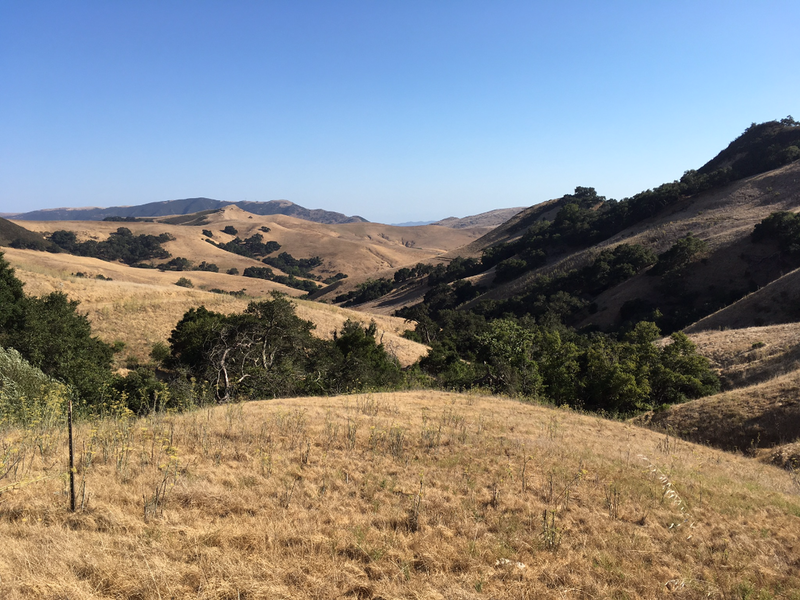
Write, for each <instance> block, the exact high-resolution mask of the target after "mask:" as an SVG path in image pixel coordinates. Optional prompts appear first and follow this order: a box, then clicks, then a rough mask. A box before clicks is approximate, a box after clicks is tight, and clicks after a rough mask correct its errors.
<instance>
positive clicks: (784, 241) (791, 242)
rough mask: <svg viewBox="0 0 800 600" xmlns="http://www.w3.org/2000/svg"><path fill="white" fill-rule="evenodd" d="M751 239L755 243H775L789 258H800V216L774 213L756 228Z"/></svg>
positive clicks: (788, 213) (790, 213)
mask: <svg viewBox="0 0 800 600" xmlns="http://www.w3.org/2000/svg"><path fill="white" fill-rule="evenodd" d="M750 239H751V240H752V241H753V242H754V243H762V242H774V243H776V244H777V245H778V249H779V250H780V251H781V252H783V253H785V254H786V255H787V256H792V257H797V256H800V214H797V213H792V212H776V213H772V214H771V215H770V216H768V217H767V218H765V219H763V220H762V221H761V222H760V223H758V224H757V225H756V226H755V228H754V229H753V233H752V234H751V235H750Z"/></svg>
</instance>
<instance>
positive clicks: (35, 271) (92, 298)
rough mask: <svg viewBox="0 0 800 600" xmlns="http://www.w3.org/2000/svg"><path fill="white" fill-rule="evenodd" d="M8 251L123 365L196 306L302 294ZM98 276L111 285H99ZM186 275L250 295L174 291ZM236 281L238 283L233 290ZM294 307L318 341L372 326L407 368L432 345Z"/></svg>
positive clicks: (396, 322) (31, 280) (20, 272)
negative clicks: (115, 348) (73, 306)
mask: <svg viewBox="0 0 800 600" xmlns="http://www.w3.org/2000/svg"><path fill="white" fill-rule="evenodd" d="M3 252H4V257H5V259H6V260H7V261H9V263H10V264H11V265H12V266H13V267H14V269H15V270H16V275H17V277H18V278H19V279H21V280H22V281H23V282H24V283H25V292H26V293H27V294H30V295H34V296H40V295H44V294H48V293H50V292H54V291H60V292H63V293H65V294H67V296H69V298H71V299H73V300H78V301H80V306H79V310H80V311H81V312H83V313H85V314H86V315H87V316H88V318H89V321H90V322H91V324H92V330H93V331H94V333H95V334H96V335H97V336H98V337H100V339H102V340H103V341H106V342H108V343H114V342H115V341H122V342H124V343H125V348H124V350H123V351H122V353H121V355H120V358H121V359H122V362H125V359H127V358H128V357H132V358H135V359H137V360H139V361H140V362H142V361H147V359H148V356H149V353H150V350H151V348H152V346H153V344H154V343H156V342H165V341H166V340H167V338H168V337H169V334H170V332H171V331H172V329H173V328H174V327H175V324H176V323H177V322H178V321H179V320H180V319H181V317H182V316H183V314H184V313H185V312H186V311H187V310H189V309H190V308H194V307H198V306H200V305H204V306H205V307H206V308H208V309H209V310H213V311H217V312H222V313H226V314H227V313H231V312H237V311H242V310H244V309H245V308H246V307H247V304H248V303H249V302H251V301H252V300H254V299H258V298H263V297H266V296H268V294H269V292H271V291H273V290H276V291H280V292H284V293H288V294H289V295H295V296H296V295H299V294H301V293H302V292H300V291H298V290H294V289H292V288H288V287H286V286H283V285H280V284H277V283H274V282H271V281H264V280H261V279H251V278H244V277H232V276H230V275H224V274H220V273H209V272H203V271H189V272H181V273H175V272H166V273H162V272H160V271H157V270H153V269H133V268H131V267H127V266H125V265H122V264H119V263H109V262H104V261H101V260H97V259H93V258H82V257H76V256H70V255H67V254H48V253H45V252H35V251H33V250H14V249H12V248H8V249H4V250H3ZM76 271H82V272H85V273H86V274H87V275H88V276H87V277H75V276H74V275H73V273H75V272H76ZM98 274H100V275H103V276H104V277H109V278H111V279H112V281H106V280H98V279H95V276H96V275H98ZM181 276H184V277H188V278H189V279H191V280H192V281H193V282H194V283H195V285H196V286H198V288H199V287H200V286H203V287H205V288H214V287H219V288H220V289H235V288H236V286H237V285H247V289H246V291H247V294H248V297H245V298H238V297H233V296H229V295H226V294H217V293H211V292H208V291H204V290H202V289H197V288H196V289H189V288H184V287H179V286H176V285H174V283H175V281H177V279H178V278H179V277H181ZM230 280H236V281H235V283H233V284H232V283H231V282H230ZM226 283H227V285H226ZM294 302H295V304H296V307H297V314H298V316H299V317H301V318H303V319H307V320H309V321H312V322H313V323H314V324H315V325H316V326H317V328H316V330H315V331H314V333H315V334H316V335H318V336H319V337H322V338H330V337H331V336H332V335H333V331H334V330H337V329H341V326H342V325H343V324H344V322H345V321H346V320H347V319H353V320H356V321H360V322H362V323H365V324H367V323H369V322H370V321H372V320H374V321H375V322H376V324H377V326H378V337H379V339H380V340H382V341H383V344H384V346H385V347H386V349H387V350H388V351H389V352H391V353H393V354H394V355H395V356H397V358H398V360H399V361H400V363H401V364H402V365H403V366H408V365H410V364H412V363H413V362H415V361H416V360H417V359H418V358H419V357H420V356H423V355H424V354H425V353H426V352H427V347H426V346H423V345H422V344H417V343H416V342H412V341H411V340H407V339H405V338H403V337H401V335H400V334H402V332H403V331H404V330H405V329H407V328H408V324H407V323H406V322H405V321H404V320H403V319H398V318H396V317H388V316H382V315H370V314H365V313H363V312H356V311H352V310H348V309H343V308H339V307H336V306H330V305H327V304H320V303H316V302H307V301H303V300H297V299H295V300H294Z"/></svg>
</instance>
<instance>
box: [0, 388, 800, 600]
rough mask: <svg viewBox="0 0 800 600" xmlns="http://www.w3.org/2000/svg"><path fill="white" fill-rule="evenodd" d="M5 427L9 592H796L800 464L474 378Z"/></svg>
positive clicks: (3, 577)
mask: <svg viewBox="0 0 800 600" xmlns="http://www.w3.org/2000/svg"><path fill="white" fill-rule="evenodd" d="M66 447H67V442H66V428H65V427H64V426H61V425H59V426H50V425H48V424H47V421H46V419H43V420H40V421H39V422H38V423H37V424H34V425H32V426H31V428H29V429H28V430H24V431H23V430H19V429H12V428H6V429H4V430H3V432H2V470H0V473H2V475H3V477H2V479H0V490H1V491H2V494H1V495H0V536H2V539H3V540H4V543H3V545H2V547H1V548H0V596H2V597H3V598H11V599H16V598H70V599H83V598H86V599H89V598H141V599H150V598H154V599H163V600H166V599H167V598H203V599H242V598H248V599H255V598H339V597H351V598H373V599H377V598H384V599H389V598H476V599H477V598H554V599H555V598H558V599H563V598H631V599H633V598H664V597H675V598H726V599H727V598H795V599H797V598H800V559H798V556H800V554H799V553H798V550H800V497H799V496H798V494H800V479H798V476H797V474H792V473H791V472H789V471H786V470H781V469H778V468H776V467H772V466H769V465H765V464H763V463H759V462H757V461H755V460H753V459H751V458H747V457H744V456H741V455H734V454H727V453H724V452H721V451H717V450H713V449H710V448H707V447H703V446H698V445H694V444H691V443H688V442H684V441H681V440H678V439H676V438H672V437H669V436H664V435H661V434H658V433H655V432H652V431H649V430H645V429H641V428H639V427H636V426H634V425H632V424H629V423H621V422H615V421H609V420H604V419H601V418H599V417H596V416H587V415H583V414H580V413H576V412H574V411H569V410H566V409H554V408H549V407H543V406H538V405H534V404H525V403H520V402H517V401H513V400H509V399H504V398H499V397H492V396H482V395H478V394H450V393H443V392H435V391H419V392H404V393H385V394H384V393H377V394H362V395H352V396H340V397H330V398H297V399H288V400H273V401H264V402H251V403H245V404H232V405H227V406H218V407H213V408H202V409H197V410H194V411H191V412H188V413H185V414H177V415H173V414H161V413H157V414H153V415H151V416H149V417H147V418H144V419H136V418H133V417H132V416H131V415H130V414H129V413H126V412H125V411H124V410H117V411H116V412H115V411H114V410H110V412H109V413H108V414H107V416H105V417H104V418H95V419H92V420H88V421H83V422H81V423H80V424H79V425H78V426H77V429H76V436H75V448H76V483H77V486H76V487H77V503H78V510H77V511H76V512H75V513H71V512H69V510H68V495H67V489H68V487H67V478H66V473H67V470H68V468H67V451H66Z"/></svg>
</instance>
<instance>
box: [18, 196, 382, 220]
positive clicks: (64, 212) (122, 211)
mask: <svg viewBox="0 0 800 600" xmlns="http://www.w3.org/2000/svg"><path fill="white" fill-rule="evenodd" d="M231 205H235V206H238V207H239V208H241V209H242V210H246V211H247V212H249V213H253V214H255V215H287V216H290V217H295V218H298V219H303V220H305V221H313V222H315V223H324V224H327V225H333V224H340V223H366V222H368V221H367V220H366V219H364V218H363V217H359V216H352V217H348V216H347V215H344V214H342V213H338V212H333V211H329V210H322V209H308V208H304V207H302V206H300V205H298V204H295V203H294V202H289V201H288V200H270V201H269V202H250V201H247V200H242V201H239V202H229V201H225V200H214V199H212V198H184V199H182V200H166V201H163V202H149V203H147V204H139V205H136V206H112V207H109V208H96V207H92V208H49V209H44V210H34V211H31V212H27V213H22V214H16V215H13V218H14V219H19V220H24V221H102V220H103V219H105V218H107V217H142V218H146V217H165V216H168V215H187V214H192V213H197V212H201V211H206V210H214V209H218V208H224V207H226V206H231Z"/></svg>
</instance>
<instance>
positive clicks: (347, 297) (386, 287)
mask: <svg viewBox="0 0 800 600" xmlns="http://www.w3.org/2000/svg"><path fill="white" fill-rule="evenodd" d="M393 289H394V282H392V281H389V280H388V279H385V278H383V277H381V278H380V279H368V280H367V281H365V282H364V283H360V284H358V287H357V288H356V289H355V290H352V291H350V292H347V293H346V294H340V295H339V296H336V298H335V299H334V302H344V304H343V305H342V306H353V305H355V304H361V303H363V302H369V301H370V300H375V299H376V298H380V297H381V296H384V295H386V294H388V293H389V292H391V291H392V290H393Z"/></svg>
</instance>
